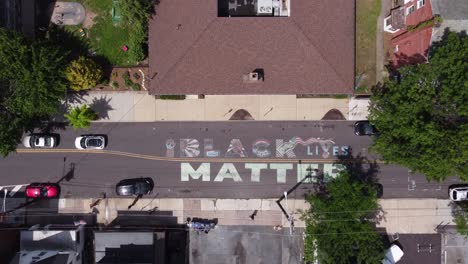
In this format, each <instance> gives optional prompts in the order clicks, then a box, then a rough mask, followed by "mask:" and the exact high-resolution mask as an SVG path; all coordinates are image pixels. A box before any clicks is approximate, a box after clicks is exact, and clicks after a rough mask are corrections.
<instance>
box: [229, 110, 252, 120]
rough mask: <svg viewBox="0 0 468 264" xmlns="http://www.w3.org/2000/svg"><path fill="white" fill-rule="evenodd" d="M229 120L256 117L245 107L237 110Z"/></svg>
mask: <svg viewBox="0 0 468 264" xmlns="http://www.w3.org/2000/svg"><path fill="white" fill-rule="evenodd" d="M229 120H254V118H253V117H252V115H251V114H250V113H249V112H248V111H246V110H244V109H239V110H237V111H236V112H234V114H232V116H231V118H229Z"/></svg>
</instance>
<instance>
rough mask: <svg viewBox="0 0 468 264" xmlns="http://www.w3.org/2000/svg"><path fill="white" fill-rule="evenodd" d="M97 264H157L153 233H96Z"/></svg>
mask: <svg viewBox="0 0 468 264" xmlns="http://www.w3.org/2000/svg"><path fill="white" fill-rule="evenodd" d="M94 241H95V242H94V254H95V255H94V259H95V261H96V263H155V262H154V259H155V257H154V245H153V244H154V234H153V232H94Z"/></svg>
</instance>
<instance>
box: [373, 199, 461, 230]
mask: <svg viewBox="0 0 468 264" xmlns="http://www.w3.org/2000/svg"><path fill="white" fill-rule="evenodd" d="M449 204H450V201H449V200H439V199H385V200H380V205H381V207H382V209H383V211H384V213H383V220H382V221H381V222H380V224H378V225H377V227H383V228H386V230H387V232H388V233H389V234H395V233H400V234H430V233H437V231H436V228H437V226H439V225H440V226H444V225H454V224H455V223H454V222H453V217H452V209H451V208H450V205H449Z"/></svg>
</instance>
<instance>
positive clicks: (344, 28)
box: [149, 0, 355, 94]
mask: <svg viewBox="0 0 468 264" xmlns="http://www.w3.org/2000/svg"><path fill="white" fill-rule="evenodd" d="M354 2H355V1H349V0H329V1H310V0H291V4H290V16H289V17H218V7H217V6H218V1H217V0H171V1H161V2H160V3H159V5H158V6H157V8H156V15H155V16H154V17H153V19H152V20H151V21H150V26H149V28H150V30H149V66H150V78H151V82H150V92H151V93H153V94H350V93H352V91H353V86H354V64H355V63H354V62H355V55H354V54H355V51H354V43H355V39H354V32H355V30H354V29H355V3H354ZM255 69H259V70H260V71H263V72H264V80H263V81H258V82H250V83H249V82H246V81H244V80H243V76H244V75H246V74H248V73H249V72H252V71H254V70H255Z"/></svg>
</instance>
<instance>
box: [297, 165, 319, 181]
mask: <svg viewBox="0 0 468 264" xmlns="http://www.w3.org/2000/svg"><path fill="white" fill-rule="evenodd" d="M317 169H318V164H317V163H311V164H307V163H302V164H297V182H300V181H302V179H304V178H305V177H306V176H307V175H309V173H310V175H312V178H310V179H307V180H305V181H304V183H313V182H314V183H315V182H317V172H316V170H317Z"/></svg>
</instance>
